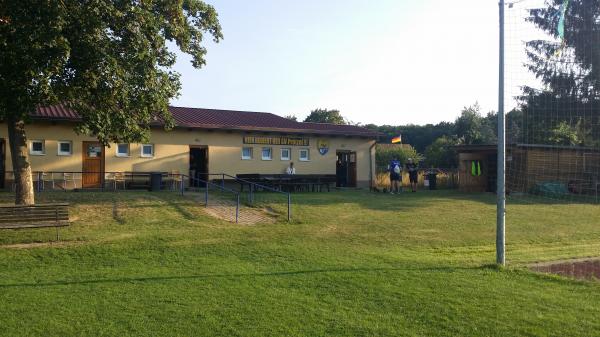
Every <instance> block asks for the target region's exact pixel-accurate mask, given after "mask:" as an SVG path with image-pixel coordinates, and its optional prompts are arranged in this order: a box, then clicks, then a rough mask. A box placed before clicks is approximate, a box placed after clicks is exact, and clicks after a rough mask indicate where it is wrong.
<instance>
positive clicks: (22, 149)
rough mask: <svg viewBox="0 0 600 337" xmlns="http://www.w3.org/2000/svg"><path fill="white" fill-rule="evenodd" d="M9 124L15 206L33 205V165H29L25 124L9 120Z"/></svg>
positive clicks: (20, 121)
mask: <svg viewBox="0 0 600 337" xmlns="http://www.w3.org/2000/svg"><path fill="white" fill-rule="evenodd" d="M7 124H8V125H7V127H8V142H9V146H10V157H11V159H12V166H13V174H14V177H15V204H16V205H33V204H34V202H35V198H34V194H33V179H32V177H31V165H30V164H29V152H28V149H27V137H26V135H25V122H24V121H22V120H17V121H15V120H14V119H11V118H8V120H7Z"/></svg>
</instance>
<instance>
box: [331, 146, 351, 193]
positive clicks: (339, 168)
mask: <svg viewBox="0 0 600 337" xmlns="http://www.w3.org/2000/svg"><path fill="white" fill-rule="evenodd" d="M336 156H337V162H336V170H335V172H336V176H337V183H336V186H337V187H356V152H350V151H338V152H337V153H336Z"/></svg>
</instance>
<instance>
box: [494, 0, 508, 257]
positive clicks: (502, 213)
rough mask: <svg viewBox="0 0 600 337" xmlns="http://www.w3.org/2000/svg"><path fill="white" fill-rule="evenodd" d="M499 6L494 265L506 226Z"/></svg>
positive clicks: (502, 46) (502, 79) (502, 80)
mask: <svg viewBox="0 0 600 337" xmlns="http://www.w3.org/2000/svg"><path fill="white" fill-rule="evenodd" d="M498 5H499V6H500V55H499V56H500V57H499V61H500V62H499V67H498V69H499V76H498V170H497V174H498V179H497V180H498V181H497V183H498V186H497V188H496V193H497V197H496V198H497V203H498V204H497V208H496V263H497V264H498V265H502V266H503V265H504V264H505V262H506V260H505V254H504V246H505V244H504V242H505V233H504V231H505V225H506V222H505V221H506V185H505V178H506V173H505V169H506V133H505V128H504V126H505V125H504V124H505V123H504V0H500V2H499V3H498Z"/></svg>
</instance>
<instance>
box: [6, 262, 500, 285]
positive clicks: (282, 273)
mask: <svg viewBox="0 0 600 337" xmlns="http://www.w3.org/2000/svg"><path fill="white" fill-rule="evenodd" d="M469 270H470V271H484V270H493V268H490V267H489V266H481V267H423V268H418V267H416V268H339V269H312V270H294V271H279V272H270V273H245V274H207V275H180V276H149V277H122V278H113V279H110V278H108V279H96V280H81V281H56V282H40V283H12V284H0V288H19V287H55V286H65V285H83V284H103V283H131V282H161V281H178V280H203V279H238V278H253V277H285V276H300V275H310V274H330V273H377V272H386V271H408V272H410V271H413V272H415V271H416V272H430V273H436V272H437V273H453V272H457V271H469Z"/></svg>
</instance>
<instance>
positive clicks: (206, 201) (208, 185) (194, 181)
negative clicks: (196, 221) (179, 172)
mask: <svg viewBox="0 0 600 337" xmlns="http://www.w3.org/2000/svg"><path fill="white" fill-rule="evenodd" d="M183 177H184V178H185V179H188V181H189V185H190V186H192V185H204V206H205V207H208V205H209V190H210V188H211V187H213V188H216V189H217V190H219V191H221V192H225V193H231V194H232V195H233V196H234V197H235V222H236V223H239V220H240V193H239V192H238V191H235V190H233V189H230V188H227V187H225V186H221V185H218V184H215V183H211V182H210V181H207V180H203V179H200V178H196V177H190V176H187V175H183Z"/></svg>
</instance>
